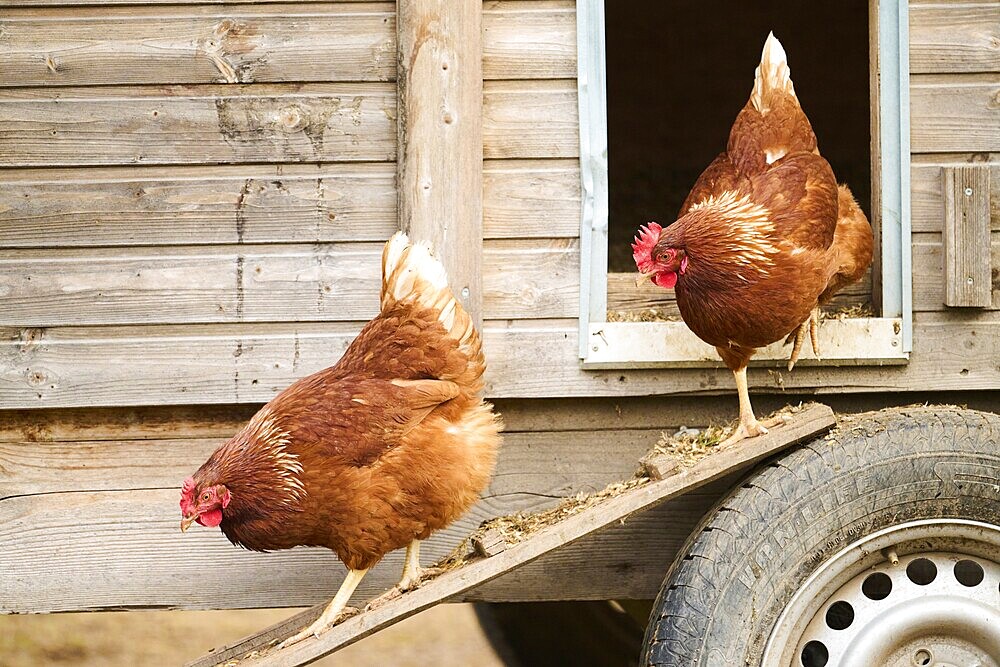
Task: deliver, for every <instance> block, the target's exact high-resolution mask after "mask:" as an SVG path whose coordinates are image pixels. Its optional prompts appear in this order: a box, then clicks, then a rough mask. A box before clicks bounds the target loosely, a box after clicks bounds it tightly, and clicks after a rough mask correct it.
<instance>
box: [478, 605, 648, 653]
mask: <svg viewBox="0 0 1000 667" xmlns="http://www.w3.org/2000/svg"><path fill="white" fill-rule="evenodd" d="M646 605H647V606H646V607H645V609H649V601H648V600H647V601H646ZM645 609H644V611H645ZM475 610H476V616H477V617H478V618H479V623H480V625H481V626H482V628H483V631H484V632H485V633H486V637H487V639H489V641H490V644H491V645H492V646H493V649H494V650H495V651H496V652H497V655H498V656H499V657H500V659H501V660H502V661H503V663H504V664H505V665H507V667H552V666H553V665H574V666H580V667H635V666H636V665H638V664H639V653H640V652H641V650H642V639H643V625H642V623H641V622H639V621H636V619H635V618H633V617H632V616H631V615H629V614H627V613H626V614H623V613H622V612H621V611H618V610H616V609H614V608H613V607H612V606H611V605H610V604H609V603H608V602H607V601H606V600H594V601H568V602H503V603H482V602H481V603H477V604H476V606H475Z"/></svg>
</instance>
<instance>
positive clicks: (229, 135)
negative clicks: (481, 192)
mask: <svg viewBox="0 0 1000 667" xmlns="http://www.w3.org/2000/svg"><path fill="white" fill-rule="evenodd" d="M390 85H391V84H382V83H365V84H349V83H341V84H315V83H314V84H286V85H278V84H255V85H254V86H252V87H242V86H239V85H231V86H225V87H214V86H194V87H192V86H167V87H157V88H117V87H112V88H101V87H94V88H83V89H80V88H65V89H60V90H59V91H58V92H53V91H52V90H49V89H23V88H22V89H13V90H10V91H0V167H4V166H7V167H13V166H65V165H76V164H81V165H82V164H87V165H102V164H103V165H115V164H181V163H184V164H194V163H206V162H207V163H234V162H344V161H366V160H367V161H383V160H394V159H396V152H395V147H396V139H395V114H396V95H395V91H394V90H392V89H391V88H390V87H389V86H390ZM577 133H578V127H577V109H576V88H575V83H574V82H573V81H572V80H554V81H534V82H532V81H525V82H507V81H494V82H487V83H486V84H485V87H484V93H483V142H484V146H483V151H484V155H485V157H486V158H531V157H540V158H553V157H576V155H577V153H578V152H579V150H578V143H579V139H578V136H577Z"/></svg>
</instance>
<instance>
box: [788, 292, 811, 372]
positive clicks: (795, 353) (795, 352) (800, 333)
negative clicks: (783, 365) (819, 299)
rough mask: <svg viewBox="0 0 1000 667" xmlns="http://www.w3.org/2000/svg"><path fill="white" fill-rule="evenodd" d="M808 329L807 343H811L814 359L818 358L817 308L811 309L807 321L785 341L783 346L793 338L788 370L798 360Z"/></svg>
mask: <svg viewBox="0 0 1000 667" xmlns="http://www.w3.org/2000/svg"><path fill="white" fill-rule="evenodd" d="M807 327H808V329H809V341H810V342H811V343H812V349H813V354H815V355H816V358H817V359H818V358H819V306H817V307H815V308H813V309H812V312H811V313H809V319H808V320H806V321H805V322H803V323H802V324H800V325H799V328H798V329H796V330H795V333H793V334H789V335H788V338H787V339H785V344H786V345H787V344H788V343H789V341H791V340H793V338H792V336H794V337H795V338H794V340H795V344H794V345H793V346H792V356H791V357H789V358H788V370H792V369H793V368H795V362H796V361H798V360H799V353H800V352H801V351H802V343H803V342H804V341H805V339H806V328H807Z"/></svg>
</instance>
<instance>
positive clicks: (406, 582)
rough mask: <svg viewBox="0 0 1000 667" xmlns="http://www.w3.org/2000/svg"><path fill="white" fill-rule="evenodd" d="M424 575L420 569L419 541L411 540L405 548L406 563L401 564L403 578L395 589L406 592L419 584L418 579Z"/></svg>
mask: <svg viewBox="0 0 1000 667" xmlns="http://www.w3.org/2000/svg"><path fill="white" fill-rule="evenodd" d="M423 574H424V570H423V568H421V567H420V540H413V541H412V542H410V543H409V544H408V545H407V547H406V562H405V563H404V564H403V576H402V577H401V578H400V580H399V583H398V584H397V587H398V588H399V590H401V591H408V590H410V589H411V588H413V587H414V586H416V585H417V584H419V583H420V577H422V576H423Z"/></svg>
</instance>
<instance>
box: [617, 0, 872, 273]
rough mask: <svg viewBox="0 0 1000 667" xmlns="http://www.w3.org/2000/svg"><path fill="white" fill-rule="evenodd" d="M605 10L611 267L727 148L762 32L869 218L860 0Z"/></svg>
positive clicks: (621, 265)
mask: <svg viewBox="0 0 1000 667" xmlns="http://www.w3.org/2000/svg"><path fill="white" fill-rule="evenodd" d="M605 12H606V29H607V81H608V142H609V146H608V158H609V172H610V230H609V246H610V247H609V253H608V254H609V260H608V262H609V267H608V268H609V270H610V271H612V272H628V271H634V270H635V265H634V264H633V262H632V256H631V249H630V247H629V243H630V242H631V240H632V236H633V235H634V234H635V231H636V229H637V228H638V226H639V225H640V224H642V223H644V222H646V221H648V220H656V221H659V222H661V223H663V224H667V223H669V222H672V221H673V220H674V219H675V217H676V215H677V211H678V209H679V208H680V206H681V204H682V203H683V201H684V198H685V197H686V196H687V193H688V191H689V190H690V188H691V186H692V185H693V184H694V182H695V180H697V178H698V175H699V174H700V173H701V171H702V169H704V168H705V167H706V166H707V165H708V163H709V162H711V161H712V160H713V159H714V158H715V156H716V155H718V154H719V153H720V152H721V151H723V150H724V149H725V146H726V141H727V139H728V137H729V128H730V127H731V125H732V122H733V119H735V118H736V114H737V113H739V111H740V109H741V108H743V105H744V104H745V103H746V101H747V98H748V97H749V95H750V89H751V87H752V85H753V74H754V69H755V68H756V66H757V64H758V63H759V62H760V52H761V48H762V46H763V44H764V40H765V39H766V37H767V33H768V31H769V30H773V31H774V34H775V36H777V37H778V39H779V40H781V43H782V44H783V45H784V47H785V51H786V52H787V54H788V64H789V67H790V68H791V72H792V80H793V81H794V83H795V92H796V94H797V95H798V97H799V101H800V102H801V103H802V107H803V109H804V110H805V112H806V115H807V116H809V120H810V121H811V122H812V125H813V129H814V130H815V132H816V135H817V137H818V138H819V148H820V151H821V152H822V153H823V155H824V157H826V159H827V160H829V161H830V164H831V165H832V166H833V170H834V173H836V175H837V179H838V180H839V181H840V182H841V183H847V184H848V185H849V186H850V187H851V189H852V190H853V191H854V194H855V196H856V197H857V199H858V201H859V202H860V204H861V206H862V208H864V210H865V213H867V214H869V216H870V213H871V211H870V201H871V167H870V163H869V160H870V146H869V137H870V130H869V125H870V122H871V121H870V107H869V85H870V83H869V74H868V43H869V39H868V2H867V0H841V1H838V2H832V1H830V0H826V1H824V2H801V0H765V1H762V2H746V1H745V0H723V1H718V0H712V1H710V2H694V1H691V0H688V1H685V2H664V0H612V1H610V2H606V3H605Z"/></svg>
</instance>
